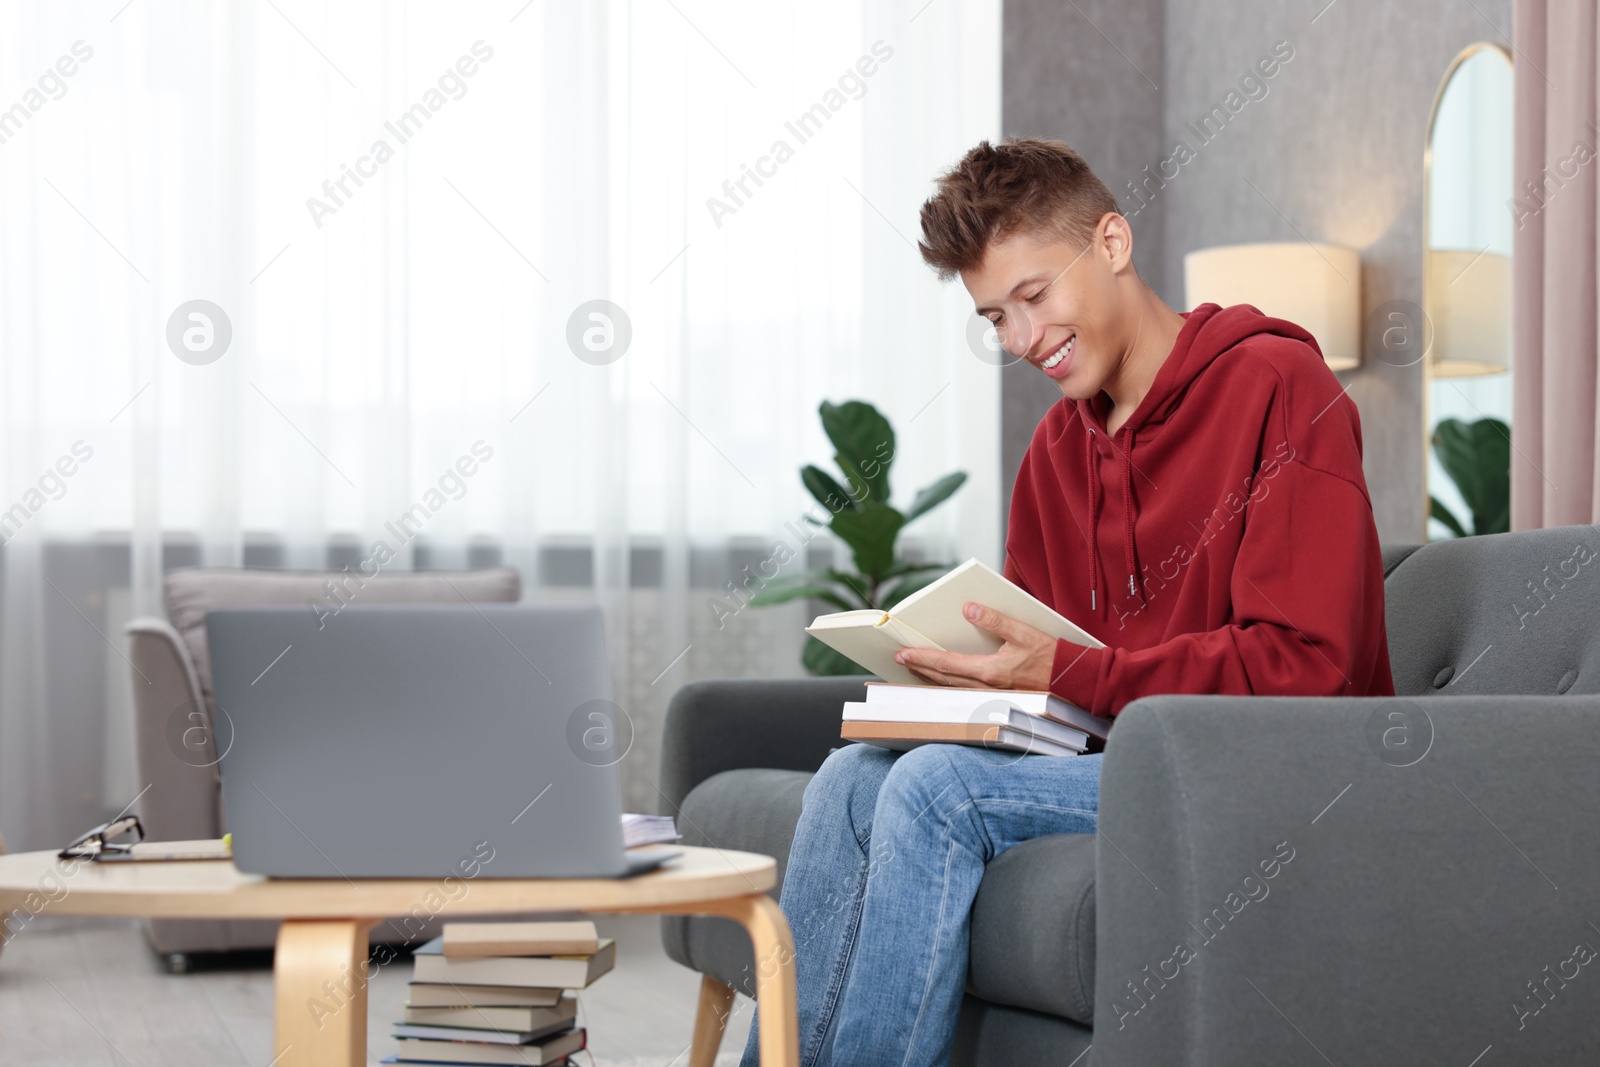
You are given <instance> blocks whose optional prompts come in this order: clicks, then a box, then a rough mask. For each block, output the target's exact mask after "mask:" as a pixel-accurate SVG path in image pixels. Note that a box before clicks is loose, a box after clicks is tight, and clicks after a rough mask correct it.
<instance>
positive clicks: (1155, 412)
mask: <svg viewBox="0 0 1600 1067" xmlns="http://www.w3.org/2000/svg"><path fill="white" fill-rule="evenodd" d="M1180 314H1182V315H1183V317H1184V319H1185V322H1184V325H1183V329H1181V330H1180V331H1178V337H1177V340H1176V341H1174V342H1173V345H1172V351H1171V353H1169V354H1168V356H1167V359H1166V362H1164V363H1163V364H1162V365H1161V369H1160V370H1158V371H1157V372H1156V378H1155V381H1154V382H1152V383H1151V385H1150V391H1149V392H1148V393H1146V394H1145V396H1144V399H1143V400H1141V401H1140V402H1139V406H1138V407H1136V408H1135V409H1134V411H1133V414H1132V415H1130V416H1129V417H1128V420H1127V422H1125V423H1124V424H1123V425H1122V426H1120V427H1118V429H1117V432H1116V433H1115V434H1111V433H1108V432H1107V431H1106V416H1107V415H1109V414H1110V408H1111V401H1110V398H1109V397H1108V396H1106V394H1105V393H1100V394H1099V395H1097V396H1095V397H1092V398H1090V399H1088V400H1079V401H1076V402H1074V403H1075V404H1076V407H1077V411H1078V417H1079V418H1080V419H1081V420H1082V421H1083V425H1084V427H1085V429H1086V431H1087V432H1086V433H1085V434H1084V439H1083V440H1084V451H1083V455H1084V485H1085V499H1084V508H1085V510H1086V511H1087V513H1088V516H1089V522H1088V530H1087V541H1088V544H1087V549H1088V552H1089V558H1090V559H1092V560H1099V558H1100V555H1099V543H1098V542H1099V537H1098V526H1099V522H1098V518H1099V515H1098V510H1099V509H1098V507H1097V504H1098V501H1099V498H1100V494H1101V489H1102V486H1101V480H1100V468H1101V464H1100V463H1098V462H1096V453H1097V451H1098V450H1100V449H1101V448H1109V454H1110V455H1111V457H1112V460H1113V465H1114V466H1116V467H1118V468H1119V473H1117V474H1115V475H1114V477H1115V478H1116V481H1117V485H1118V487H1119V489H1120V490H1121V495H1122V513H1123V524H1122V525H1123V532H1122V563H1123V565H1124V567H1125V571H1124V572H1123V573H1124V574H1125V575H1126V579H1127V592H1128V595H1129V596H1133V597H1140V596H1141V592H1140V582H1139V577H1138V575H1139V561H1138V553H1137V551H1136V549H1135V547H1134V528H1135V526H1136V525H1137V524H1138V514H1139V512H1138V501H1137V499H1136V498H1135V496H1134V493H1133V471H1134V447H1135V445H1136V444H1137V442H1138V440H1139V436H1140V434H1141V433H1143V434H1145V435H1146V437H1147V438H1148V437H1153V436H1154V435H1155V434H1157V433H1159V432H1160V428H1161V427H1162V426H1164V425H1165V424H1166V422H1167V418H1168V416H1170V415H1171V414H1172V413H1173V412H1174V411H1175V410H1176V409H1177V408H1178V406H1179V405H1181V404H1182V403H1183V399H1184V397H1185V395H1187V393H1188V392H1189V386H1190V384H1191V383H1192V382H1193V381H1194V380H1195V379H1196V378H1197V377H1199V376H1200V375H1201V374H1202V373H1204V372H1205V370H1206V369H1207V368H1208V367H1210V366H1211V364H1212V362H1213V361H1215V360H1216V358H1217V357H1218V356H1220V355H1222V354H1223V353H1224V352H1227V351H1228V350H1230V349H1232V348H1233V347H1234V346H1235V345H1237V344H1239V343H1240V342H1241V341H1244V340H1245V339H1246V338H1251V337H1258V336H1271V337H1283V338H1287V339H1289V340H1291V341H1299V342H1301V343H1303V344H1306V345H1309V346H1310V347H1311V348H1312V349H1313V350H1314V351H1315V352H1316V353H1317V356H1318V358H1319V359H1320V358H1321V356H1322V349H1321V348H1320V347H1318V345H1317V342H1316V339H1315V338H1313V337H1312V336H1311V334H1309V333H1307V332H1306V331H1305V330H1304V329H1303V328H1302V327H1299V326H1296V325H1295V324H1294V323H1292V322H1289V321H1287V320H1285V319H1275V318H1272V317H1270V316H1267V315H1263V314H1261V312H1259V311H1257V310H1256V309H1255V308H1253V307H1251V306H1250V305H1248V304H1235V305H1233V306H1232V307H1227V308H1223V307H1220V306H1218V305H1216V304H1202V305H1200V306H1199V307H1197V308H1195V309H1194V310H1193V311H1186V312H1180ZM1099 570H1100V568H1099V567H1098V566H1096V567H1091V568H1089V607H1090V609H1091V610H1096V609H1098V608H1099V606H1100V592H1099V573H1098V572H1099Z"/></svg>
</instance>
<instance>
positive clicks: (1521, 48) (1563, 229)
mask: <svg viewBox="0 0 1600 1067" xmlns="http://www.w3.org/2000/svg"><path fill="white" fill-rule="evenodd" d="M1596 6H1597V0H1555V2H1553V3H1550V2H1547V0H1516V5H1515V28H1514V32H1513V40H1514V41H1515V44H1516V52H1515V58H1514V60H1513V63H1512V67H1513V70H1514V71H1515V75H1514V77H1515V84H1516V124H1515V125H1516V131H1515V138H1516V149H1515V156H1516V158H1515V161H1514V163H1513V167H1514V171H1513V185H1514V189H1513V199H1512V203H1511V204H1510V205H1509V208H1510V210H1511V211H1512V214H1513V216H1514V218H1515V219H1516V222H1515V223H1514V224H1513V232H1512V246H1511V247H1512V265H1513V272H1512V273H1513V280H1512V313H1511V331H1512V341H1511V345H1512V395H1513V407H1512V418H1511V439H1512V444H1513V445H1514V447H1513V449H1512V454H1511V528H1512V529H1513V530H1527V529H1534V528H1537V527H1541V526H1564V525H1572V524H1578V523H1591V522H1596V521H1600V464H1597V463H1596V454H1595V445H1596V441H1597V439H1600V438H1597V433H1596V428H1597V424H1600V414H1597V413H1600V391H1597V374H1596V365H1597V362H1600V359H1597V354H1600V329H1597V323H1596V304H1597V302H1600V291H1597V288H1596V286H1597V272H1596V254H1597V251H1600V236H1597V232H1596V226H1595V221H1596V206H1597V195H1600V183H1597V182H1596V172H1597V170H1600V130H1597V129H1596V95H1595V94H1596V80H1595V69H1596V58H1595V57H1596V45H1597V39H1596V28H1597V23H1596Z"/></svg>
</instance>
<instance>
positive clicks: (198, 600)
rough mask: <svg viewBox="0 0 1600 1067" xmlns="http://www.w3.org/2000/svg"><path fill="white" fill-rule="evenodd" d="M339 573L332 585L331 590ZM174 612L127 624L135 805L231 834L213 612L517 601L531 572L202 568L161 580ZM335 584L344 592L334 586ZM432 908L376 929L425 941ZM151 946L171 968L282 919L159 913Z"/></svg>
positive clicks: (149, 925)
mask: <svg viewBox="0 0 1600 1067" xmlns="http://www.w3.org/2000/svg"><path fill="white" fill-rule="evenodd" d="M330 583H331V586H332V591H330ZM162 592H163V599H164V601H165V607H166V610H167V618H165V619H157V618H139V619H134V620H133V621H132V622H130V623H129V624H128V626H127V633H128V640H129V644H128V660H129V663H130V664H131V666H132V668H133V697H134V741H135V745H136V748H137V757H138V768H139V781H140V783H141V786H142V787H143V790H144V791H143V793H142V794H141V795H140V797H139V801H138V807H137V811H138V814H139V820H140V822H141V823H142V824H143V825H144V829H145V838H146V839H147V840H151V841H188V840H193V839H198V838H213V837H221V836H222V835H223V833H224V832H226V830H227V813H226V812H225V811H224V810H223V806H222V778H221V776H220V773H219V771H218V767H217V763H218V754H217V751H216V743H215V741H216V739H215V737H214V736H213V732H212V724H213V723H214V722H215V721H216V706H217V705H216V694H215V693H214V691H213V690H212V687H211V657H210V655H209V654H208V653H207V651H206V630H205V617H206V613H207V612H209V611H212V610H213V609H216V608H238V607H274V606H279V607H305V608H306V610H308V611H310V610H313V605H315V606H317V608H316V610H320V611H335V610H339V605H340V604H341V602H346V601H347V602H348V603H349V604H351V605H364V604H421V603H430V602H443V603H450V602H460V601H463V600H466V601H469V602H473V603H492V602H515V601H517V600H518V599H520V598H521V596H522V578H521V576H520V575H519V574H518V573H517V571H516V570H515V569H514V568H511V567H499V568H495V569H492V570H480V571H465V572H461V571H450V572H446V571H432V572H421V573H413V572H402V573H393V574H384V573H382V572H379V573H378V574H377V575H376V576H374V577H372V578H370V579H366V580H364V581H363V580H361V579H360V578H359V576H353V575H351V574H348V573H340V572H329V573H322V572H306V571H276V570H258V569H237V570H235V569H228V568H221V567H193V568H183V569H179V570H174V571H169V572H168V573H167V574H166V576H165V578H164V581H163V589H162ZM335 592H337V596H336V595H335ZM438 926H439V923H438V921H437V920H435V919H434V918H433V917H432V916H431V915H423V914H416V915H410V916H393V917H391V918H389V919H387V920H385V921H384V922H382V923H380V924H378V925H377V926H376V927H374V928H373V930H372V934H371V937H372V940H373V942H374V943H378V942H387V943H407V944H421V942H422V941H424V940H427V939H428V938H431V937H433V936H434V934H436V933H437V932H438ZM145 931H146V934H147V935H148V937H149V940H150V943H151V945H152V946H153V947H154V948H155V950H156V951H157V952H158V953H160V954H161V955H162V956H163V957H164V958H165V962H166V966H167V968H168V969H169V970H171V971H175V972H181V971H184V970H187V969H188V967H189V956H190V954H192V953H202V952H230V951H237V950H242V949H263V948H271V947H272V946H273V944H274V942H275V941H276V939H277V933H278V923H277V922H274V921H265V920H259V919H235V920H222V919H216V920H212V919H151V920H147V921H146V922H145Z"/></svg>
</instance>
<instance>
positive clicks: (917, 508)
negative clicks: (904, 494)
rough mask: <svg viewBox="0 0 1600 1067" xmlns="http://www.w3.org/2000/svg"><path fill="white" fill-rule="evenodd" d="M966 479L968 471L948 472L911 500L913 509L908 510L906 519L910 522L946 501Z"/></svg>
mask: <svg viewBox="0 0 1600 1067" xmlns="http://www.w3.org/2000/svg"><path fill="white" fill-rule="evenodd" d="M966 480H967V472H966V471H956V472H955V473H954V474H946V475H945V476H944V477H943V478H940V479H939V480H938V481H936V482H934V483H933V484H932V485H930V486H928V487H927V488H926V489H923V490H920V491H919V492H918V493H917V498H916V499H915V500H913V501H912V502H911V510H910V511H908V512H906V521H907V522H910V521H911V520H912V519H915V518H917V517H918V516H919V515H923V514H926V513H927V512H930V511H932V510H933V509H934V508H936V507H938V506H939V505H940V504H942V503H944V502H945V500H946V499H947V498H948V497H949V496H950V494H951V493H954V492H955V491H956V490H957V489H960V488H961V485H962V483H963V482H965V481H966Z"/></svg>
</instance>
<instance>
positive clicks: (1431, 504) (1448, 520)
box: [1428, 495, 1467, 537]
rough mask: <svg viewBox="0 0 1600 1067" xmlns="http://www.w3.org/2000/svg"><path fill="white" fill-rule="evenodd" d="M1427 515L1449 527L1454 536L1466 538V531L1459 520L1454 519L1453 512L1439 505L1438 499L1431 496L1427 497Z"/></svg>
mask: <svg viewBox="0 0 1600 1067" xmlns="http://www.w3.org/2000/svg"><path fill="white" fill-rule="evenodd" d="M1428 514H1429V515H1430V516H1432V517H1433V518H1435V519H1438V520H1439V521H1440V522H1442V523H1444V525H1445V526H1447V527H1449V529H1450V532H1451V533H1452V534H1453V535H1454V536H1456V537H1465V536H1467V531H1466V530H1465V529H1464V528H1463V527H1462V525H1461V520H1460V519H1458V518H1456V517H1455V513H1454V512H1452V511H1451V510H1450V509H1449V508H1447V507H1445V506H1444V504H1442V503H1440V501H1439V498H1438V497H1436V496H1432V495H1430V496H1429V497H1428Z"/></svg>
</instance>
